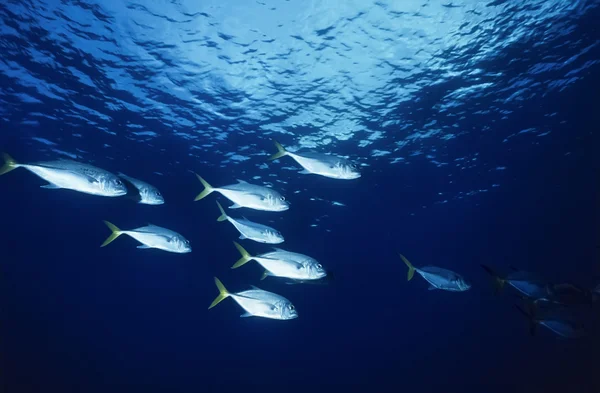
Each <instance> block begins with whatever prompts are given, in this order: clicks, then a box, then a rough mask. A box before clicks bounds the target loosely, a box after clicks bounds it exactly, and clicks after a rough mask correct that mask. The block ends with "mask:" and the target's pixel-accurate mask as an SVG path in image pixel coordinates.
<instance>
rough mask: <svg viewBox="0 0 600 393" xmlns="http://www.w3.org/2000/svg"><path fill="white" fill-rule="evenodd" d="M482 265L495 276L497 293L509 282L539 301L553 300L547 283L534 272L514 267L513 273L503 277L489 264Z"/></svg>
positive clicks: (527, 295) (524, 293)
mask: <svg viewBox="0 0 600 393" xmlns="http://www.w3.org/2000/svg"><path fill="white" fill-rule="evenodd" d="M481 267H482V268H483V269H484V270H485V271H486V272H488V273H489V274H490V275H491V276H492V277H493V278H494V286H495V290H494V293H495V294H498V293H500V291H501V290H502V289H503V288H504V285H505V284H508V285H510V286H511V287H513V288H514V289H515V290H517V292H519V293H521V294H522V295H524V296H526V297H528V298H531V299H534V300H537V301H550V300H551V299H550V297H549V293H548V288H547V285H546V283H544V282H542V280H541V279H540V278H539V277H536V276H535V275H534V274H532V273H528V272H524V271H520V270H515V269H513V271H512V272H511V273H509V274H508V275H506V276H505V277H504V278H503V277H501V276H500V275H499V274H497V273H496V272H495V271H494V270H493V269H492V268H490V267H489V266H486V265H481Z"/></svg>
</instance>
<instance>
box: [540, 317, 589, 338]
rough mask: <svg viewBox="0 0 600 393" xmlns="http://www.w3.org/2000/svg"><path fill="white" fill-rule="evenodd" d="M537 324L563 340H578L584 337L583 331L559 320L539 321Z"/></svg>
mask: <svg viewBox="0 0 600 393" xmlns="http://www.w3.org/2000/svg"><path fill="white" fill-rule="evenodd" d="M537 323H538V324H540V325H542V326H544V327H545V328H547V329H548V330H550V331H551V332H552V333H554V334H556V335H558V336H560V337H563V338H577V337H580V336H582V335H583V331H582V330H581V329H578V328H577V327H576V326H574V325H573V324H572V323H569V322H566V321H562V320H559V319H542V320H538V321H537Z"/></svg>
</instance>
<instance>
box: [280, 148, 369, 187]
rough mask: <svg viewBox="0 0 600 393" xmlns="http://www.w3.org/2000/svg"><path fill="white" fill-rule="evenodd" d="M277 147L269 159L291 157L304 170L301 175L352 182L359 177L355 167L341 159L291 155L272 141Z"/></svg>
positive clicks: (309, 154) (326, 155)
mask: <svg viewBox="0 0 600 393" xmlns="http://www.w3.org/2000/svg"><path fill="white" fill-rule="evenodd" d="M273 142H274V143H275V146H276V147H277V153H275V154H273V155H272V156H271V157H270V158H269V159H270V160H276V159H278V158H281V157H283V156H290V157H292V158H293V159H294V160H295V161H296V162H297V163H298V164H299V165H300V166H301V167H302V168H304V170H302V171H300V173H303V174H311V173H312V174H315V175H321V176H325V177H329V178H332V179H343V180H352V179H358V178H359V177H360V172H359V171H358V169H357V168H356V165H355V164H353V163H351V162H350V161H348V160H346V159H345V158H342V157H337V156H334V155H330V154H323V153H317V152H309V151H307V152H302V153H291V152H289V151H287V150H285V148H284V147H283V146H282V145H281V144H280V143H279V142H277V141H275V140H274V141H273Z"/></svg>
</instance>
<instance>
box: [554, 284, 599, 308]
mask: <svg viewBox="0 0 600 393" xmlns="http://www.w3.org/2000/svg"><path fill="white" fill-rule="evenodd" d="M546 288H547V291H548V295H549V296H548V300H549V301H550V302H552V303H556V304H561V305H590V306H591V305H592V304H593V302H594V293H593V292H592V291H590V290H589V289H587V288H582V287H580V286H578V285H574V284H571V283H561V284H549V285H547V287H546Z"/></svg>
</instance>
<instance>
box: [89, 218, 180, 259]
mask: <svg viewBox="0 0 600 393" xmlns="http://www.w3.org/2000/svg"><path fill="white" fill-rule="evenodd" d="M104 223H105V224H106V226H108V227H109V228H110V229H111V231H112V234H111V235H110V236H109V237H108V238H107V239H106V240H105V241H104V243H103V244H102V246H101V247H105V246H107V245H108V244H109V243H111V242H112V241H113V240H115V239H116V238H117V237H119V236H120V235H127V236H131V237H132V238H134V239H135V240H137V241H138V242H140V243H142V245H141V246H138V248H157V249H159V250H163V251H169V252H174V253H178V254H185V253H189V252H191V251H192V247H191V246H190V242H189V241H188V240H187V239H186V238H184V237H183V236H182V235H181V234H179V233H177V232H175V231H172V230H170V229H167V228H163V227H159V226H156V225H152V224H149V225H146V226H144V227H139V228H136V229H132V230H128V231H122V230H120V229H119V228H117V227H116V226H115V225H114V224H111V223H110V222H108V221H104Z"/></svg>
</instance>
